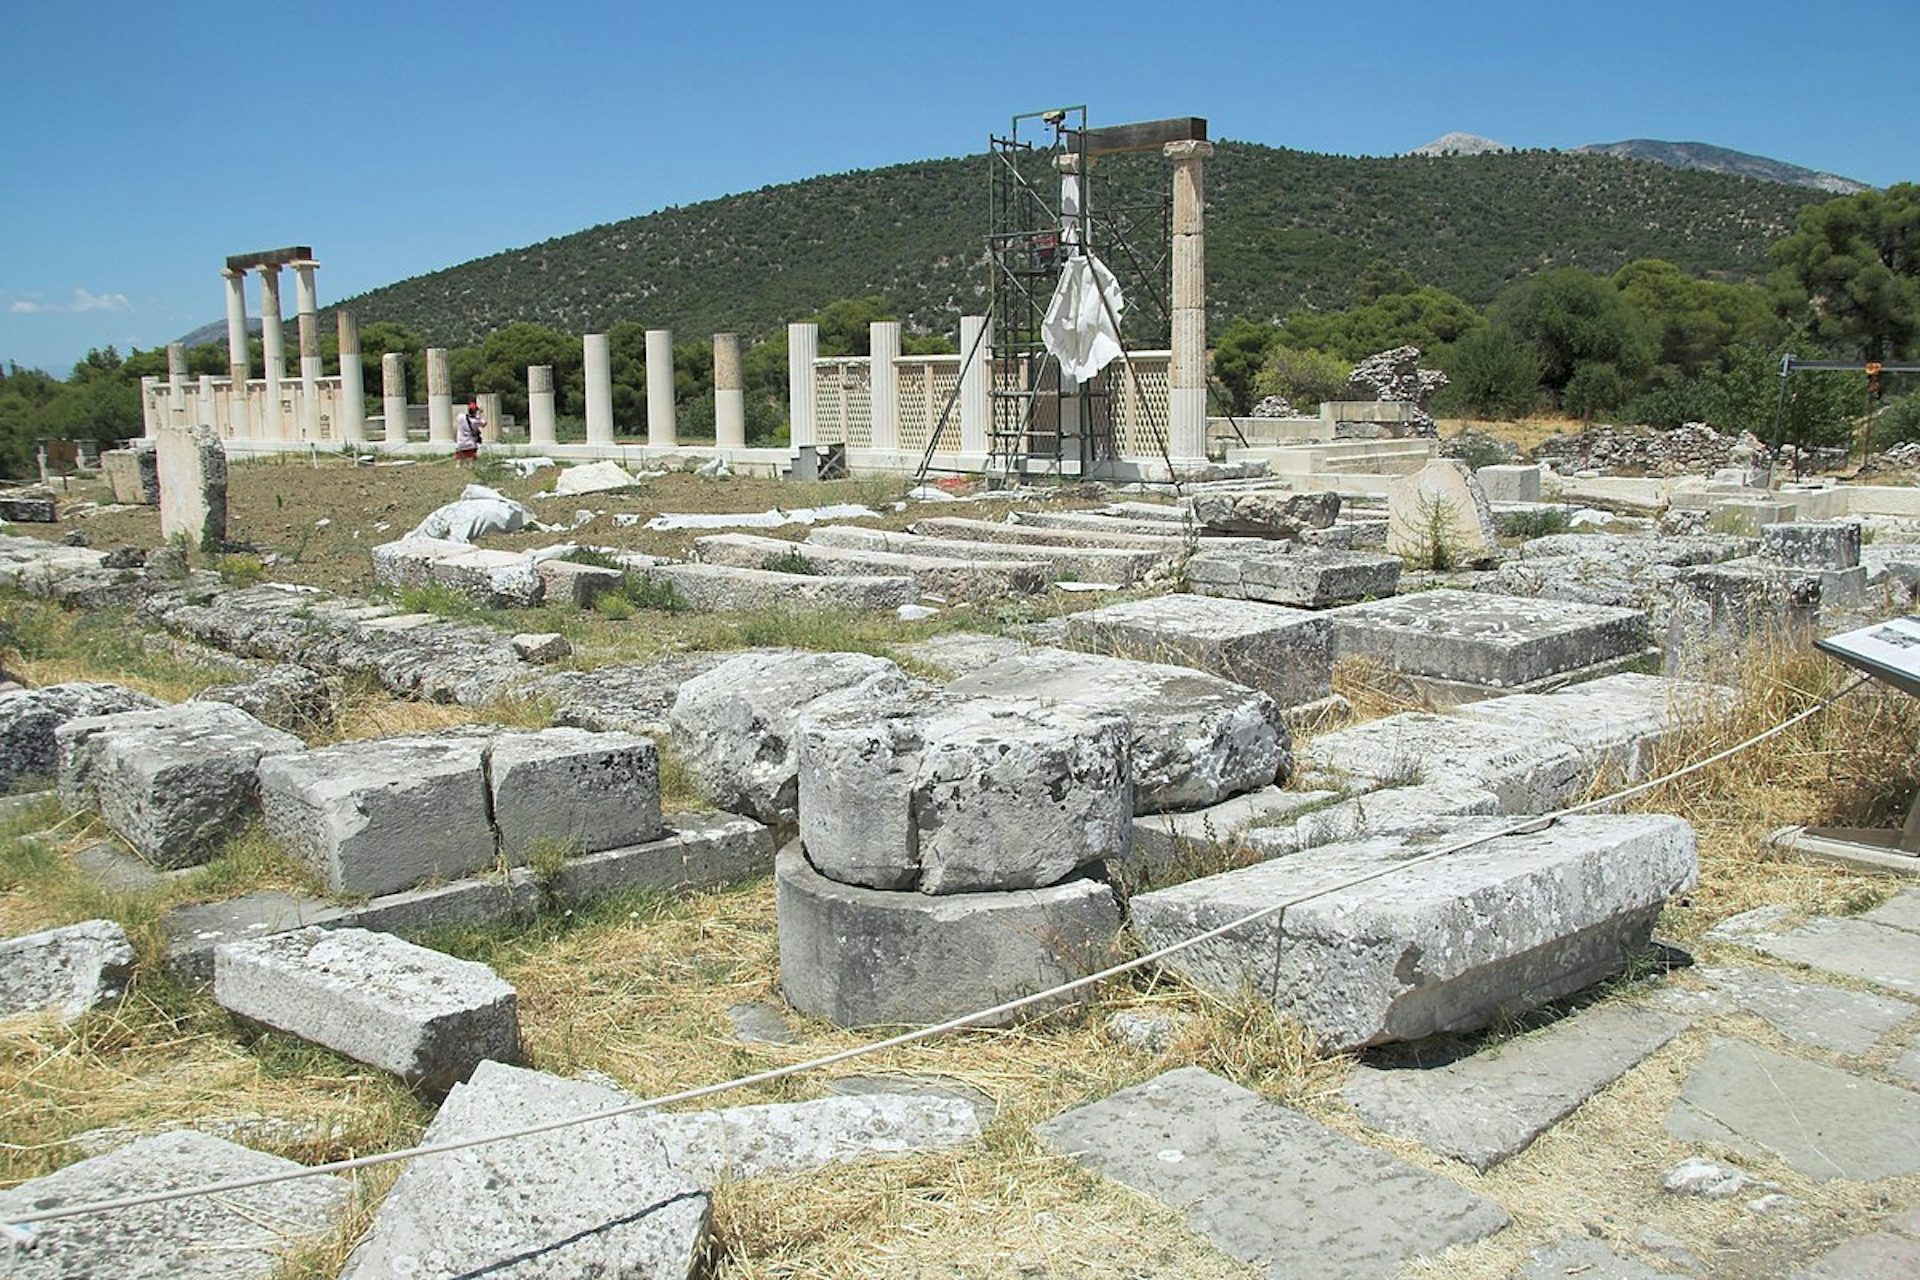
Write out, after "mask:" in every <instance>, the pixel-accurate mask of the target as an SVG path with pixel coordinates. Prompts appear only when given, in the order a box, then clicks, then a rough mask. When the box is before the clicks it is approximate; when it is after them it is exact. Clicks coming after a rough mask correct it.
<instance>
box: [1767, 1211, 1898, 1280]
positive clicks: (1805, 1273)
mask: <svg viewBox="0 0 1920 1280" xmlns="http://www.w3.org/2000/svg"><path fill="white" fill-rule="evenodd" d="M1916 1275H1920V1210H1915V1209H1908V1210H1907V1211H1906V1212H1905V1213H1897V1214H1894V1215H1893V1216H1892V1217H1889V1218H1886V1219H1883V1220H1882V1221H1881V1223H1880V1224H1879V1230H1877V1231H1870V1232H1868V1233H1866V1234H1865V1235H1859V1236H1855V1237H1854V1238H1853V1239H1851V1240H1849V1241H1847V1242H1846V1243H1844V1244H1842V1245H1840V1246H1839V1247H1838V1248H1836V1249H1834V1250H1832V1251H1831V1252H1829V1253H1826V1254H1824V1255H1822V1256H1821V1257H1819V1258H1817V1259H1815V1260H1814V1262H1813V1263H1812V1264H1811V1265H1809V1266H1806V1267H1802V1268H1801V1269H1800V1270H1798V1271H1796V1272H1794V1273H1793V1275H1791V1276H1790V1277H1788V1280H1912V1277H1914V1276H1916Z"/></svg>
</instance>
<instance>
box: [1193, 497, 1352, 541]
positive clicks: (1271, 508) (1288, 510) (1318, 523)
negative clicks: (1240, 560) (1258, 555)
mask: <svg viewBox="0 0 1920 1280" xmlns="http://www.w3.org/2000/svg"><path fill="white" fill-rule="evenodd" d="M1191 510H1192V511H1193V519H1194V522H1195V523H1196V524H1198V525H1200V527H1201V528H1203V529H1206V530H1207V531H1208V532H1210V533H1244V534H1251V535H1253V536H1254V537H1258V538H1285V539H1289V540H1291V539H1294V538H1298V537H1299V536H1300V534H1301V532H1302V531H1303V530H1306V529H1325V528H1328V527H1329V526H1331V525H1332V524H1333V522H1334V521H1335V520H1337V519H1338V518H1339V516H1340V495H1339V494H1337V493H1288V492H1285V491H1283V490H1278V489H1267V490H1262V489H1253V490H1246V491H1242V492H1238V493H1236V492H1232V491H1226V492H1210V491H1202V492H1199V493H1196V494H1194V495H1193V501H1192V506H1191Z"/></svg>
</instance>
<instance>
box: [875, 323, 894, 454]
mask: <svg viewBox="0 0 1920 1280" xmlns="http://www.w3.org/2000/svg"><path fill="white" fill-rule="evenodd" d="M867 336H868V342H869V344H870V346H871V349H872V352H873V354H872V357H871V359H872V361H873V372H872V373H871V374H870V375H869V376H868V384H867V385H868V387H869V388H870V389H871V392H872V397H871V398H872V402H873V447H874V448H875V449H898V448H899V447H900V371H899V370H898V369H896V368H895V367H894V363H893V361H894V358H895V357H897V356H898V355H899V354H900V322H899V321H898V320H875V321H874V322H873V323H872V324H870V325H869V326H867Z"/></svg>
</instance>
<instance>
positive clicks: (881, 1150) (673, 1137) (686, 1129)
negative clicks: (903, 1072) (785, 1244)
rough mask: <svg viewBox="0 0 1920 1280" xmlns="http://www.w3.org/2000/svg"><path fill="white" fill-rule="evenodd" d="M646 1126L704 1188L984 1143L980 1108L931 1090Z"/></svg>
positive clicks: (665, 1118) (676, 1115) (764, 1107)
mask: <svg viewBox="0 0 1920 1280" xmlns="http://www.w3.org/2000/svg"><path fill="white" fill-rule="evenodd" d="M648 1127H649V1129H650V1130H651V1131H652V1132H653V1133H655V1134H657V1135H659V1137H660V1140H661V1141H662V1142H663V1143H665V1145H666V1149H667V1160H668V1162H669V1163H670V1164H671V1165H672V1166H673V1168H674V1170H675V1171H676V1172H678V1173H680V1174H682V1175H684V1176H686V1177H690V1178H692V1179H693V1180H694V1181H695V1182H697V1183H699V1184H700V1185H701V1186H703V1187H714V1186H721V1185H724V1184H726V1183H729V1182H737V1181H739V1180H740V1179H742V1178H766V1177H774V1176H777V1175H780V1174H789V1173H801V1172H805V1171H807V1170H811V1169H825V1168H829V1167H831V1166H833V1165H837V1164H848V1163H851V1162H853V1161H856V1160H869V1159H872V1158H874V1157H876V1156H889V1155H904V1154H907V1153H910V1152H919V1151H950V1150H953V1149H955V1148H958V1147H964V1146H968V1145H971V1144H972V1143H975V1142H978V1141H979V1140H980V1120H979V1117H978V1115H977V1114H976V1111H975V1104H974V1103H973V1102H972V1101H971V1100H968V1099H965V1098H960V1097H955V1096H952V1095H950V1094H939V1093H934V1092H932V1091H922V1092H919V1093H917V1094H910V1093H904V1092H899V1093H881V1092H877V1091H876V1092H868V1093H862V1094H858V1095H849V1096H841V1097H828V1098H816V1099H813V1100H811V1101H808V1102H773V1103H762V1104H760V1105H758V1106H746V1107H728V1108H726V1109H725V1110H723V1111H676V1112H666V1113H660V1114H656V1115H654V1116H651V1117H649V1119H648Z"/></svg>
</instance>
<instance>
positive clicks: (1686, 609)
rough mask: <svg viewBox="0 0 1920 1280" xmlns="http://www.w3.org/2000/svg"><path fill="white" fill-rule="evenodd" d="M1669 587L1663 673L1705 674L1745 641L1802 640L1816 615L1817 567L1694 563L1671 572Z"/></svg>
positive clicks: (1708, 673)
mask: <svg viewBox="0 0 1920 1280" xmlns="http://www.w3.org/2000/svg"><path fill="white" fill-rule="evenodd" d="M1671 591H1672V596H1671V601H1670V604H1669V608H1668V612H1667V634H1666V640H1665V645H1664V648H1665V654H1666V657H1665V669H1666V671H1667V672H1668V674H1680V675H1699V676H1710V675H1711V674H1712V673H1713V672H1715V671H1717V670H1719V669H1720V668H1721V667H1722V665H1723V664H1724V663H1725V661H1726V660H1727V659H1728V657H1729V656H1731V655H1736V654H1738V653H1739V652H1740V651H1741V650H1742V649H1744V648H1745V647H1747V646H1748V645H1750V644H1754V643H1769V644H1788V645H1792V644H1798V643H1804V642H1805V640H1806V639H1807V638H1808V637H1810V636H1811V635H1812V633H1813V629H1814V627H1815V625H1816V624H1817V623H1818V621H1819V617H1820V604H1821V580H1820V575H1819V572H1818V571H1817V570H1794V571H1783V570H1773V569H1766V568H1761V567H1758V566H1755V565H1752V564H1751V563H1749V564H1745V565H1737V566H1736V565H1728V564H1713V565H1698V566H1695V567H1693V568H1690V569H1684V570H1682V571H1681V572H1680V573H1679V574H1678V575H1676V576H1675V577H1674V579H1673V585H1672V588H1671Z"/></svg>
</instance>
